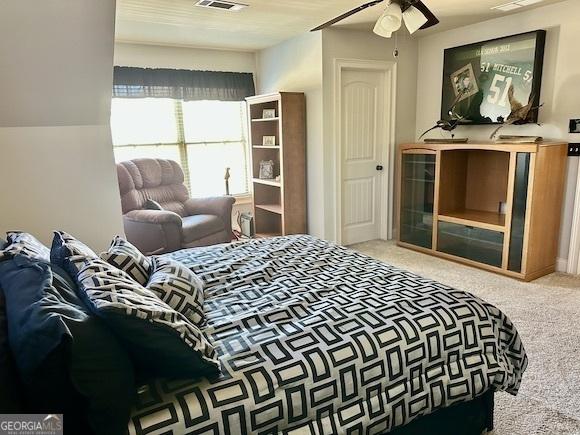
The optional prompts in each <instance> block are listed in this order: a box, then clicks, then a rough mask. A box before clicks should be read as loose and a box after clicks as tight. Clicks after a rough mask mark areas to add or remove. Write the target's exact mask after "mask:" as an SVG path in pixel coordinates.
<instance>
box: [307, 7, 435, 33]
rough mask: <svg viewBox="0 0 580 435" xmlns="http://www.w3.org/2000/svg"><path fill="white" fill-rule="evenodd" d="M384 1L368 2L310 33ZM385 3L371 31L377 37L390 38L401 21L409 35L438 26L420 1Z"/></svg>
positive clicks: (432, 15) (431, 14) (399, 26)
mask: <svg viewBox="0 0 580 435" xmlns="http://www.w3.org/2000/svg"><path fill="white" fill-rule="evenodd" d="M384 1H385V0H373V1H371V2H368V3H366V4H364V5H362V6H359V7H357V8H354V9H353V10H351V11H348V12H346V13H344V14H342V15H340V16H338V17H336V18H334V19H332V20H330V21H328V22H326V23H324V24H322V25H321V26H318V27H317V28H315V29H312V31H313V32H315V31H317V30H322V29H325V28H327V27H330V26H332V25H333V24H336V23H338V22H339V21H342V20H344V19H345V18H348V17H350V16H351V15H354V14H356V13H359V12H361V11H363V10H365V9H367V8H370V7H372V6H375V5H378V4H379V3H383V2H384ZM387 2H388V4H387V7H386V8H385V10H384V12H383V13H382V14H381V16H380V18H379V20H378V21H377V24H376V25H375V28H374V30H373V32H375V33H376V34H377V35H379V36H382V37H384V38H390V37H391V36H392V34H393V32H396V31H397V30H399V29H400V28H401V25H402V23H403V21H404V22H405V25H406V26H407V29H408V30H409V33H411V34H413V33H415V32H416V31H417V30H419V29H427V28H429V27H431V26H435V25H436V24H439V20H438V19H437V17H436V16H435V15H434V14H433V12H431V11H430V10H429V8H428V7H427V6H425V3H423V2H422V1H421V0H387Z"/></svg>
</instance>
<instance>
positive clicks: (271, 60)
mask: <svg viewBox="0 0 580 435" xmlns="http://www.w3.org/2000/svg"><path fill="white" fill-rule="evenodd" d="M393 48H394V43H393V40H388V39H384V38H380V37H378V36H375V35H374V34H372V33H371V32H367V31H352V30H343V29H341V30H335V29H328V30H324V31H322V32H315V33H307V34H304V35H301V36H298V37H296V38H293V39H291V40H288V41H285V42H283V43H281V44H278V45H277V46H275V47H271V48H268V49H266V50H262V51H260V52H259V53H258V56H257V64H258V70H257V74H258V84H259V86H258V88H259V92H260V93H266V92H273V91H296V92H305V93H306V100H307V112H308V116H307V117H308V121H307V124H308V125H307V130H308V144H307V147H308V148H307V166H308V167H307V174H308V230H309V233H310V234H313V235H315V236H318V237H323V238H326V239H330V240H332V239H334V238H335V225H334V220H335V213H336V205H335V195H336V179H335V174H334V162H335V156H336V154H335V151H336V145H335V144H334V142H333V136H334V130H333V129H334V125H333V124H334V119H333V106H334V83H333V80H334V78H333V74H334V59H335V58H350V59H372V60H391V61H392V60H394V58H393ZM399 48H400V50H401V57H400V58H399V61H398V62H399V64H398V71H399V74H400V77H403V78H404V79H400V80H399V81H398V83H397V93H398V98H397V124H396V138H397V140H396V141H397V143H398V142H399V141H408V140H411V139H412V138H413V137H414V135H415V103H416V90H415V83H416V80H415V79H416V76H417V42H416V41H415V40H411V39H408V38H404V37H403V38H400V40H399Z"/></svg>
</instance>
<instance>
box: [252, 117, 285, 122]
mask: <svg viewBox="0 0 580 435" xmlns="http://www.w3.org/2000/svg"><path fill="white" fill-rule="evenodd" d="M279 120H280V118H279V117H276V118H256V119H252V122H274V121H279Z"/></svg>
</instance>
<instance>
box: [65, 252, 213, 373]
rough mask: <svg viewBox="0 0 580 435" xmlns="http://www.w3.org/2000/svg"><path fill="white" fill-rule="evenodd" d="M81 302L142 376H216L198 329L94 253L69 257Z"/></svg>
mask: <svg viewBox="0 0 580 435" xmlns="http://www.w3.org/2000/svg"><path fill="white" fill-rule="evenodd" d="M71 261H72V262H74V263H75V267H76V268H77V269H78V271H79V272H78V275H77V281H78V283H79V288H80V289H81V296H82V297H83V298H84V300H85V302H86V304H87V306H88V307H89V309H90V310H91V311H93V312H94V313H95V314H96V315H98V316H99V317H101V318H102V319H103V320H104V321H105V322H106V323H108V324H109V326H110V327H111V328H112V329H113V331H114V332H115V333H116V334H117V335H118V336H119V337H120V338H121V339H122V340H123V341H124V342H125V343H126V346H127V348H128V350H129V352H130V354H131V357H132V359H133V362H134V364H135V365H136V367H137V368H138V370H139V371H140V372H141V373H142V374H145V375H146V376H154V377H180V376H203V375H216V374H217V373H219V362H218V359H217V354H216V351H215V349H214V348H213V346H212V345H211V344H210V343H209V342H208V341H207V338H206V337H205V335H204V334H203V332H202V331H201V330H200V329H199V328H197V327H196V326H195V325H193V324H192V323H191V322H190V321H189V320H188V319H187V318H186V317H185V316H183V315H182V314H180V313H178V312H177V311H175V310H174V309H172V308H171V307H170V306H169V305H167V304H166V303H165V302H163V301H161V300H160V299H159V298H158V297H157V296H156V295H155V293H153V292H152V291H150V290H147V289H146V288H144V287H143V286H141V285H139V284H138V283H136V282H135V281H134V280H133V279H132V278H131V277H130V276H129V275H127V274H126V273H125V272H123V271H122V270H119V269H117V268H115V267H114V266H112V265H110V264H108V263H107V262H106V261H104V260H101V259H99V258H82V257H80V256H76V257H72V258H71Z"/></svg>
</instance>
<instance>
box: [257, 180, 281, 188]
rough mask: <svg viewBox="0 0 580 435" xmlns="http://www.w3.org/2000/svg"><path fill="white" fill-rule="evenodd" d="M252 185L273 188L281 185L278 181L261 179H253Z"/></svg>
mask: <svg viewBox="0 0 580 435" xmlns="http://www.w3.org/2000/svg"><path fill="white" fill-rule="evenodd" d="M254 183H256V184H265V185H266V186H274V187H280V186H281V184H280V182H279V181H276V180H265V179H262V178H254Z"/></svg>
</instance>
